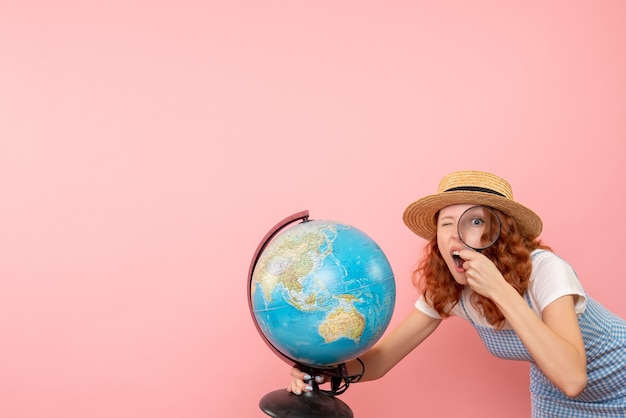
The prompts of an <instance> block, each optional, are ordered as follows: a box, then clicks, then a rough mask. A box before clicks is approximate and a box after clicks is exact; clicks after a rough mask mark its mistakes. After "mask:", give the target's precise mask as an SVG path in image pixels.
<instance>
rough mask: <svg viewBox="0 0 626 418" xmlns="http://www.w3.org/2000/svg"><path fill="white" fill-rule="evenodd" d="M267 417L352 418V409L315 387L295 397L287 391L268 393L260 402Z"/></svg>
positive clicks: (280, 390)
mask: <svg viewBox="0 0 626 418" xmlns="http://www.w3.org/2000/svg"><path fill="white" fill-rule="evenodd" d="M259 407H260V408H261V410H262V411H263V412H265V413H266V414H267V415H269V416H271V417H275V418H292V417H293V418H315V417H337V418H352V417H354V414H353V413H352V410H351V409H350V407H349V406H348V405H347V404H346V403H345V402H343V401H341V400H339V399H337V398H336V397H334V396H329V395H326V394H324V393H322V392H320V391H319V389H318V388H317V385H313V391H311V392H304V393H303V394H302V395H294V394H293V393H290V392H287V390H285V389H279V390H275V391H273V392H270V393H268V394H267V395H265V396H264V397H263V398H261V401H260V402H259Z"/></svg>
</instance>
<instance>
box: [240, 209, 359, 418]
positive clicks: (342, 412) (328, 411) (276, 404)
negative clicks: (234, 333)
mask: <svg viewBox="0 0 626 418" xmlns="http://www.w3.org/2000/svg"><path fill="white" fill-rule="evenodd" d="M308 220H309V211H308V210H305V211H302V212H298V213H295V214H293V215H291V216H289V217H287V218H285V219H283V220H282V221H281V222H279V223H278V224H276V225H275V226H274V227H273V228H272V229H271V230H270V231H269V232H268V233H267V234H266V235H265V237H263V239H262V240H261V242H260V244H259V246H258V247H257V249H256V251H255V253H254V256H253V257H252V261H251V263H250V270H249V271H248V282H247V285H248V289H247V290H248V307H249V309H250V314H251V315H252V320H253V321H254V325H255V327H256V329H257V331H258V332H259V335H260V336H261V338H263V341H265V343H266V344H267V346H268V347H269V348H270V349H271V350H272V351H273V352H274V354H276V355H277V356H278V357H279V358H281V359H283V360H284V361H285V362H287V363H288V364H291V365H294V363H296V362H295V360H294V359H291V358H289V357H288V356H286V355H285V354H283V353H282V352H281V351H280V350H278V349H277V348H276V347H274V345H272V343H271V342H270V341H269V340H268V339H267V337H266V336H265V334H264V333H263V331H262V330H261V327H260V326H259V324H258V323H257V321H256V318H255V316H254V309H253V306H252V299H251V293H250V291H251V287H252V286H251V285H252V275H253V273H254V268H255V266H256V263H257V261H258V260H259V257H260V256H261V253H262V252H263V250H264V249H265V247H266V246H267V245H268V243H269V242H270V241H271V240H272V238H273V237H274V236H275V235H276V234H278V233H279V232H280V231H281V230H282V229H283V228H285V227H287V226H288V225H290V224H292V223H294V222H298V221H300V222H307V221H308ZM307 384H309V385H310V386H311V387H312V388H313V390H312V391H310V392H308V391H307V392H304V393H302V394H301V395H294V394H293V393H290V392H287V390H286V389H279V390H275V391H273V392H270V393H268V394H266V395H265V396H264V397H263V398H261V401H260V402H259V407H260V408H261V410H262V411H263V412H265V413H266V414H267V415H269V416H271V417H275V418H316V417H330V418H333V417H336V418H352V417H354V415H353V413H352V410H351V409H350V407H348V405H347V404H346V403H345V402H343V401H341V400H339V399H337V398H336V397H335V396H332V395H327V394H325V393H324V392H322V391H320V389H319V385H318V384H317V382H315V381H314V380H311V381H307Z"/></svg>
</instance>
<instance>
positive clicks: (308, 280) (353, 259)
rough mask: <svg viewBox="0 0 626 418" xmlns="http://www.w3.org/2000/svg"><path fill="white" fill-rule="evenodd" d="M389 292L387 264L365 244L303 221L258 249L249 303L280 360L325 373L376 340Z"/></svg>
mask: <svg viewBox="0 0 626 418" xmlns="http://www.w3.org/2000/svg"><path fill="white" fill-rule="evenodd" d="M395 290H396V289H395V281H394V275H393V272H392V269H391V266H390V265H389V261H388V260H387V258H386V256H385V254H384V253H383V251H382V250H381V248H380V247H379V246H378V245H377V244H376V242H374V241H373V240H372V239H371V238H370V237H369V236H367V235H366V234H365V233H363V232H362V231H360V230H359V229H357V228H355V227H353V226H351V225H348V224H345V223H340V222H334V221H323V220H307V221H305V222H301V223H299V224H297V225H295V226H292V227H290V228H288V229H285V230H284V231H282V232H281V233H279V234H277V235H276V237H275V238H274V239H273V240H272V241H271V242H269V243H268V245H267V246H266V247H265V249H264V250H263V252H262V253H261V254H260V256H259V258H258V261H257V264H256V266H255V268H254V271H253V274H252V280H251V289H250V298H251V305H252V308H253V314H254V317H255V320H256V322H257V325H258V328H259V331H260V332H261V333H262V334H263V335H264V336H265V338H266V339H267V341H268V342H269V343H270V344H271V345H272V346H273V347H274V348H275V349H276V350H277V351H278V352H279V353H280V354H282V355H283V356H284V357H286V359H287V360H289V361H294V362H297V363H300V364H304V365H308V366H312V367H326V366H328V367H332V366H334V365H337V364H340V363H343V362H346V361H348V360H351V359H353V358H355V357H358V356H359V355H360V354H362V353H363V352H365V351H366V350H367V349H369V348H370V347H371V346H372V345H374V344H375V343H376V342H377V341H378V340H379V339H380V337H381V336H382V335H383V333H384V332H385V330H386V328H387V326H388V325H389V321H390V320H391V316H392V313H393V308H394V304H395V296H396V292H395Z"/></svg>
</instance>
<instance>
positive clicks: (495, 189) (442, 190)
mask: <svg viewBox="0 0 626 418" xmlns="http://www.w3.org/2000/svg"><path fill="white" fill-rule="evenodd" d="M455 204H470V205H484V206H489V207H492V208H495V209H499V210H501V211H502V212H504V213H506V214H507V215H509V216H511V217H512V218H513V219H515V220H516V221H517V223H518V225H519V227H520V230H521V233H522V234H524V235H525V236H527V237H528V238H530V239H534V238H536V237H538V236H539V234H540V233H541V228H542V222H541V219H540V218H539V216H537V214H535V212H533V211H532V210H530V209H528V208H527V207H525V206H523V205H521V204H519V203H517V202H515V201H514V200H513V189H512V188H511V185H510V184H509V183H508V182H507V181H506V180H504V179H502V178H500V177H498V176H496V175H494V174H490V173H485V172H482V171H457V172H455V173H452V174H448V175H447V176H445V177H444V178H443V179H441V181H440V182H439V188H438V189H437V193H436V194H433V195H429V196H426V197H423V198H421V199H419V200H416V201H415V202H413V203H411V204H410V205H409V206H408V207H407V208H406V209H405V211H404V215H403V216H402V219H403V220H404V223H405V224H406V226H408V227H409V229H410V230H411V231H413V232H415V233H416V234H417V235H419V236H420V237H422V238H424V239H426V240H431V239H432V238H434V237H435V236H436V235H437V225H436V224H435V216H436V215H437V212H439V211H440V210H441V209H443V208H444V207H446V206H450V205H455Z"/></svg>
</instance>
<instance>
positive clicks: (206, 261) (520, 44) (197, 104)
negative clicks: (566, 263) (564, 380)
mask: <svg viewBox="0 0 626 418" xmlns="http://www.w3.org/2000/svg"><path fill="white" fill-rule="evenodd" d="M2 3H3V4H2V5H1V6H0V57H1V62H2V63H1V65H0V193H1V194H0V195H1V196H2V199H1V200H0V346H1V347H2V348H1V350H2V351H1V353H2V354H1V355H0V416H2V417H10V418H13V417H19V418H35V417H37V418H39V417H46V418H57V417H58V418H61V417H62V418H73V417H77V418H85V417H89V418H104V417H116V418H131V417H132V418H136V417H151V418H179V417H186V418H194V417H198V418H199V417H213V416H215V417H218V416H219V417H244V416H245V417H261V416H265V415H263V414H262V413H261V412H260V410H259V409H258V406H257V404H258V401H259V399H260V398H261V397H262V396H263V395H264V394H265V393H267V392H269V391H272V390H275V389H278V388H283V387H286V385H287V381H288V375H287V373H288V367H287V365H286V364H284V363H282V361H280V360H279V359H278V358H276V357H275V356H274V355H273V354H272V353H271V352H270V350H269V349H268V348H267V347H266V346H265V344H264V343H263V342H262V340H261V338H260V337H259V335H258V334H257V332H256V330H255V328H254V325H253V323H252V320H251V318H250V315H249V312H248V307H247V301H246V289H245V287H246V280H247V277H246V275H247V270H248V266H249V262H250V258H251V256H252V253H253V252H254V250H255V248H256V246H257V244H258V242H259V240H260V239H261V238H262V237H263V235H264V234H265V232H266V231H267V230H268V229H269V228H270V227H271V226H273V225H274V224H275V223H276V222H278V221H279V220H280V219H282V218H283V217H285V216H287V215H290V214H291V213H294V212H297V211H300V210H303V209H308V210H309V211H310V212H311V216H312V217H313V218H316V219H334V220H341V221H344V222H348V223H351V224H353V225H355V226H357V227H359V228H360V229H362V230H364V231H366V232H367V233H368V234H369V235H371V236H372V237H373V238H374V239H376V240H377V241H378V243H379V244H380V245H381V246H382V248H383V249H384V250H385V252H386V253H387V255H388V257H389V259H390V261H391V263H392V265H393V268H394V271H395V273H396V276H397V287H398V301H397V308H396V312H395V314H394V318H393V323H396V322H397V321H399V320H400V319H401V318H402V317H403V316H404V315H405V314H406V313H407V312H409V311H410V310H411V309H412V304H413V301H414V299H415V297H416V292H415V291H414V290H413V289H412V287H411V285H410V277H409V274H410V271H411V269H412V267H413V265H414V263H415V261H416V260H417V256H418V254H419V251H420V249H421V247H422V245H423V242H422V241H421V240H420V239H418V238H417V237H415V236H413V235H412V234H411V233H410V232H409V231H408V230H407V229H406V228H405V227H404V226H403V224H402V221H401V214H402V211H403V210H404V207H405V206H406V205H407V204H408V203H409V202H411V201H412V200H413V199H414V198H416V197H419V196H422V195H424V194H427V193H431V192H433V191H434V190H435V187H436V183H437V181H438V180H439V178H440V177H441V176H442V175H444V174H446V173H447V172H449V171H453V170H457V169H466V168H470V169H480V170H489V171H494V172H496V173H499V174H501V175H503V176H505V177H506V178H508V179H509V180H510V181H511V183H512V184H513V186H514V190H515V191H516V197H517V199H518V200H520V201H522V202H524V203H526V204H527V205H529V206H530V207H532V208H533V209H535V210H536V211H537V212H538V213H539V214H540V215H541V216H542V217H543V219H544V221H545V224H546V226H545V230H544V234H543V237H544V238H545V240H546V241H547V243H549V244H550V245H552V246H553V247H554V248H555V249H556V250H557V251H558V252H559V253H561V254H562V255H563V256H565V257H566V258H567V259H569V260H570V262H571V263H572V264H573V265H574V267H575V268H576V270H577V271H578V272H579V275H580V276H581V279H582V281H583V283H584V285H585V287H586V288H587V290H588V291H589V292H590V293H591V294H592V295H593V296H594V297H595V298H597V299H599V300H600V301H602V302H603V303H604V304H605V305H607V306H608V307H610V308H611V309H612V310H613V311H615V312H616V313H617V314H619V315H620V316H622V317H626V305H624V303H623V295H624V292H626V278H625V277H624V275H623V274H622V273H621V270H622V269H623V260H624V237H626V223H625V222H624V212H625V209H626V193H625V191H624V190H625V189H624V182H625V181H626V169H625V156H626V152H625V151H626V150H625V147H626V139H625V138H626V119H625V117H624V115H625V114H626V113H625V112H626V76H624V74H626V27H625V26H624V24H623V22H624V19H626V3H625V2H623V1H620V0H615V1H598V2H591V1H571V0H568V1H554V2H540V1H537V2H535V1H530V2H500V1H473V2H455V1H440V2H431V1H387V2H367V1H366V2H363V1H344V2H330V1H329V2H326V1H322V2H293V1H283V2H275V1H263V2H259V1H249V2H246V1H230V2H228V1H224V2H219V3H221V4H217V3H218V2H207V1H185V0H183V1H177V2H154V1H150V2H149V1H139V0H137V1H124V2H122V1H119V2H118V1H113V2H110V1H100V2H70V1H57V2H46V1H39V2H37V1H26V2H9V1H4V2H2ZM83 3H84V4H83ZM98 3H99V4H98ZM527 384H528V377H527V366H526V365H525V364H522V363H510V362H505V361H501V360H497V359H495V358H492V357H490V356H489V355H488V354H487V352H486V350H485V349H484V348H483V347H482V345H481V344H480V342H479V340H478V338H477V336H476V335H475V334H474V333H473V331H472V330H471V328H470V327H469V326H468V325H467V324H465V323H462V322H460V321H457V320H454V319H453V320H450V321H448V323H446V324H445V325H444V326H442V327H440V329H439V330H438V332H437V333H436V334H435V335H434V336H433V338H432V339H431V340H429V341H428V342H427V343H425V344H424V346H423V347H420V349H418V350H417V351H416V352H414V353H413V354H412V355H410V356H409V357H408V358H407V359H406V360H405V361H404V362H403V363H401V366H399V367H397V368H396V369H395V370H393V371H392V372H391V373H390V374H389V375H388V376H387V377H386V378H384V379H383V380H380V381H377V382H372V383H366V384H361V385H358V386H354V387H352V388H351V389H350V390H349V391H348V393H346V394H345V395H344V396H343V397H342V399H343V400H344V401H346V402H347V403H348V404H349V405H350V406H351V407H352V409H353V411H354V412H355V415H356V416H357V417H359V418H365V417H381V416H388V417H394V418H403V417H412V416H437V417H452V416H459V415H460V414H463V416H467V417H485V416H487V417H494V416H509V417H512V418H517V417H527V416H528V415H529V400H528V391H527ZM416 411H417V412H416Z"/></svg>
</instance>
